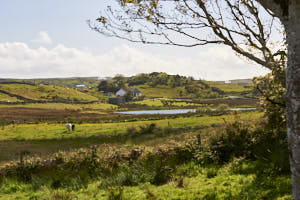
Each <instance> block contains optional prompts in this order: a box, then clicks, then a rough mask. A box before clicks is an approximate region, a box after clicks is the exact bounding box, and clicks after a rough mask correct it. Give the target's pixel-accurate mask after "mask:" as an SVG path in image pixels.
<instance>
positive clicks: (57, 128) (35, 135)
mask: <svg viewBox="0 0 300 200" xmlns="http://www.w3.org/2000/svg"><path fill="white" fill-rule="evenodd" d="M260 116H262V113H259V112H250V113H243V114H241V118H242V119H249V120H250V119H256V118H258V117H260ZM224 120H226V121H233V120H234V116H233V115H232V114H229V115H223V116H221V117H220V116H199V117H197V116H194V117H180V118H176V119H161V120H155V121H151V120H149V121H136V122H121V123H101V124H78V125H77V127H76V130H75V131H74V132H72V134H70V133H68V132H67V131H66V128H65V124H47V123H41V124H19V125H7V126H2V128H1V129H0V140H35V139H37V140H38V139H46V138H47V139H49V138H61V137H63V138H66V137H76V136H85V137H87V136H96V135H99V134H112V135H113V134H118V133H122V132H125V131H126V129H127V128H130V127H139V126H142V125H146V124H150V123H156V124H158V125H159V126H160V127H166V126H169V125H170V126H172V127H175V128H176V127H184V126H197V125H211V124H221V123H224Z"/></svg>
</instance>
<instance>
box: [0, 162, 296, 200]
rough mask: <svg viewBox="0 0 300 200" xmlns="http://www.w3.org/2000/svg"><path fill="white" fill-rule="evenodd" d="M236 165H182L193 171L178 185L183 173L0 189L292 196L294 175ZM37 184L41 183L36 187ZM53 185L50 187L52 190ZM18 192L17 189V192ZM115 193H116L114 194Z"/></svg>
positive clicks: (94, 195) (138, 198)
mask: <svg viewBox="0 0 300 200" xmlns="http://www.w3.org/2000/svg"><path fill="white" fill-rule="evenodd" d="M232 165H233V164H232V163H229V164H228V165H226V166H223V167H201V166H199V165H195V164H193V163H188V164H186V165H182V166H180V168H179V169H178V171H180V170H181V171H184V170H186V169H187V170H189V171H190V172H191V173H190V175H189V176H187V177H185V178H184V179H183V184H182V186H178V185H179V184H178V183H179V180H181V179H180V176H179V175H178V176H176V177H174V178H173V180H172V181H170V182H169V183H167V184H164V185H161V186H155V185H152V184H150V183H143V184H140V185H138V186H122V187H117V186H115V187H111V188H108V189H103V188H101V185H103V181H101V180H97V181H93V182H91V183H89V184H87V185H86V186H85V187H83V188H82V189H79V190H68V189H64V188H62V189H51V187H50V186H47V185H44V186H42V187H38V188H39V189H35V188H34V186H32V185H30V184H25V183H23V184H19V183H16V182H13V181H11V182H8V183H7V187H6V188H4V189H2V190H1V192H0V194H1V195H0V199H1V200H15V199H41V200H51V199H52V200H58V199H64V200H69V199H80V200H90V199H97V200H98V199H99V200H101V199H102V200H104V199H105V200H106V199H113V198H112V197H115V198H114V199H121V198H117V196H118V194H122V195H121V196H122V199H125V200H126V199H127V200H147V199H159V200H170V199H174V200H175V199H182V200H183V199H184V200H195V199H204V200H205V199H207V200H214V199H215V200H229V199H230V200H240V199H248V200H253V199H257V200H258V199H278V200H288V199H291V194H290V191H291V185H290V177H289V176H288V175H282V176H277V177H267V176H266V175H262V176H261V177H258V176H257V174H256V173H255V171H253V169H255V167H256V163H255V162H244V163H242V165H243V168H244V169H243V172H242V173H235V172H234V170H233V166H232ZM262 181H263V183H262ZM36 187H37V186H36ZM49 188H50V189H49ZM13 191H14V192H13ZM113 194H114V195H113Z"/></svg>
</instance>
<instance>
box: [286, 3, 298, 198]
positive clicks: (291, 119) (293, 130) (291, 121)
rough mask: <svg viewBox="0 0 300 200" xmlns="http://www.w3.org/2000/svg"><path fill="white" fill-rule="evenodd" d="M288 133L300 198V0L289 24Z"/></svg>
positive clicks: (291, 11)
mask: <svg viewBox="0 0 300 200" xmlns="http://www.w3.org/2000/svg"><path fill="white" fill-rule="evenodd" d="M287 44H288V67H287V79H286V87H287V96H286V103H287V113H286V117H287V134H288V144H289V151H290V164H291V172H292V187H293V199H294V200H300V1H299V0H291V1H290V6H289V19H288V24H287Z"/></svg>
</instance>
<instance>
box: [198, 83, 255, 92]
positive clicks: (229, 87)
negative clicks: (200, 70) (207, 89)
mask: <svg viewBox="0 0 300 200" xmlns="http://www.w3.org/2000/svg"><path fill="white" fill-rule="evenodd" d="M204 82H206V83H207V84H208V85H209V86H211V87H216V88H219V89H221V90H223V91H224V92H226V93H241V92H247V91H251V90H253V85H250V84H249V85H239V84H226V83H219V82H214V81H204Z"/></svg>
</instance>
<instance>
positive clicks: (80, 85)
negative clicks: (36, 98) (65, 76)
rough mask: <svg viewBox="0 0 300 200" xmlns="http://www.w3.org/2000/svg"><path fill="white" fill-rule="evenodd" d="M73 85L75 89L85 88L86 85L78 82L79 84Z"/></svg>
mask: <svg viewBox="0 0 300 200" xmlns="http://www.w3.org/2000/svg"><path fill="white" fill-rule="evenodd" d="M75 87H76V88H77V89H85V88H87V86H86V85H84V84H79V85H76V86H75Z"/></svg>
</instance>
